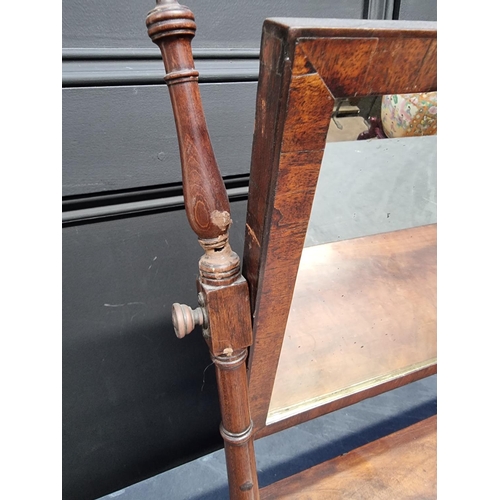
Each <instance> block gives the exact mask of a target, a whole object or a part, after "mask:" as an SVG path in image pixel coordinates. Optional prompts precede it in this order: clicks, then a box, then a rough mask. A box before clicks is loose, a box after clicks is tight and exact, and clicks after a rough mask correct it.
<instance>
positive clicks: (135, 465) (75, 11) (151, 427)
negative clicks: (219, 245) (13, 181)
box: [62, 0, 436, 499]
mask: <svg viewBox="0 0 500 500" xmlns="http://www.w3.org/2000/svg"><path fill="white" fill-rule="evenodd" d="M185 3H187V2H185ZM62 5H63V30H62V33H63V73H62V84H63V93H62V94H63V97H62V99H63V101H62V102H63V172H62V176H63V429H62V431H63V496H64V498H66V499H95V498H97V497H100V496H102V495H104V494H106V493H109V492H112V491H116V490H118V489H120V488H122V487H124V486H126V485H129V484H132V483H135V482H137V481H139V480H141V479H144V478H146V477H149V476H152V475H154V474H157V473H159V472H161V471H163V470H166V469H168V468H171V467H174V466H176V465H178V464H180V463H183V462H186V461H188V460H191V459H193V458H196V457H198V456H201V455H203V454H206V453H208V452H210V451H213V450H214V449H217V448H219V447H220V446H221V445H222V441H221V438H220V436H219V433H218V424H219V418H220V416H219V409H218V401H217V394H216V388H215V376H214V370H213V366H211V365H210V359H209V357H208V353H207V349H206V348H205V346H204V345H203V341H202V340H201V338H200V336H199V335H198V336H197V335H196V334H193V335H192V336H190V337H188V338H186V339H184V340H183V341H179V340H177V339H176V337H175V335H174V333H173V329H172V325H171V320H170V307H171V304H172V302H176V301H180V302H185V303H188V304H193V303H194V302H195V297H196V292H195V277H196V271H197V261H198V258H199V256H200V254H201V249H198V247H197V242H196V238H195V236H194V234H192V233H191V231H190V229H189V226H188V224H187V221H186V218H185V214H184V211H183V205H182V196H181V185H180V181H181V177H180V167H179V160H178V150H177V138H176V135H175V126H174V123H173V118H172V113H171V110H170V103H169V99H168V91H167V88H166V86H165V85H164V84H163V80H162V78H163V74H164V73H163V69H162V62H161V59H160V58H159V51H158V49H157V48H156V46H154V45H153V44H152V43H151V42H150V40H149V38H148V36H147V33H146V29H145V23H144V20H145V17H146V14H147V12H148V11H149V10H150V9H151V8H153V7H154V1H153V0H135V1H132V0H109V1H106V2H102V1H98V0H88V1H86V2H78V1H76V0H64V1H63V4H62ZM188 6H189V7H190V8H191V9H192V10H193V12H194V13H195V16H196V21H197V25H198V31H197V36H196V37H195V39H194V42H193V47H194V51H195V64H196V66H197V68H198V69H199V71H200V82H201V92H202V98H203V100H204V106H205V112H206V115H207V121H208V126H209V130H210V135H211V138H212V141H213V143H214V149H215V152H216V155H217V158H218V161H219V166H220V168H221V171H222V174H223V177H224V180H225V182H226V185H227V187H228V190H229V194H230V200H231V207H232V216H233V220H234V225H233V229H232V243H233V247H234V248H235V250H236V251H237V252H238V253H239V254H240V255H241V250H242V245H243V231H244V224H245V209H246V198H245V196H246V186H247V180H248V172H249V168H250V163H249V162H250V150H251V140H252V134H253V119H254V112H255V110H254V108H255V92H256V86H257V83H256V82H257V77H258V52H259V42H260V33H261V27H262V22H263V20H264V19H265V18H266V17H271V16H294V17H340V18H393V19H420V20H435V19H436V1H435V0H419V1H416V0H401V1H399V0H385V1H384V0H372V1H368V0H329V1H327V0H314V1H310V2H302V1H300V0H288V1H284V0H281V1H273V2H265V1H263V0H256V1H253V2H248V1H243V0H232V1H229V0H213V1H210V2H208V1H206V0H192V1H190V2H189V3H188Z"/></svg>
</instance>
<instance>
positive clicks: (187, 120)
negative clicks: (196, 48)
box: [146, 0, 231, 248]
mask: <svg viewBox="0 0 500 500" xmlns="http://www.w3.org/2000/svg"><path fill="white" fill-rule="evenodd" d="M146 25H147V27H148V34H149V36H150V37H151V39H152V40H153V42H155V43H156V44H157V45H158V46H159V47H160V50H161V53H162V57H163V62H164V65H165V70H166V72H167V75H166V77H165V81H166V82H167V84H168V86H169V90H170V98H171V101H172V108H173V111H174V117H175V122H176V126H177V136H178V139H179V149H180V156H181V165H182V178H183V190H184V202H185V206H186V212H187V216H188V220H189V223H190V225H191V227H192V229H193V231H194V232H195V233H196V234H197V235H198V239H199V240H200V243H201V244H202V246H204V241H206V240H207V241H208V242H209V244H210V245H213V242H214V241H215V242H217V241H219V246H220V248H223V247H224V246H225V245H226V244H227V232H228V229H229V226H230V224H231V216H230V212H229V200H228V198H227V193H226V189H225V186H224V183H223V181H222V177H221V175H220V172H219V168H218V166H217V162H216V160H215V155H214V152H213V149H212V144H211V142H210V137H209V135H208V129H207V124H206V120H205V114H204V112H203V107H202V103H201V97H200V91H199V87H198V71H196V69H195V68H194V62H193V55H192V50H191V40H192V38H193V36H194V34H195V31H196V24H195V22H194V15H193V13H192V12H191V11H190V10H189V9H188V8H187V7H184V6H183V5H179V3H178V2H177V1H176V0H157V3H156V7H155V8H154V9H153V10H152V11H151V12H150V13H149V14H148V16H147V19H146Z"/></svg>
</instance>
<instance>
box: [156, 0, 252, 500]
mask: <svg viewBox="0 0 500 500" xmlns="http://www.w3.org/2000/svg"><path fill="white" fill-rule="evenodd" d="M146 25H147V27H148V34H149V36H150V37H151V39H152V40H153V42H155V43H156V44H157V45H158V46H159V47H160V50H161V54H162V57H163V62H164V64H165V70H166V73H167V74H166V76H165V81H166V83H167V85H168V87H169V91H170V99H171V101H172V107H173V111H174V117H175V123H176V126H177V136H178V139H179V150H180V156H181V165H182V180H183V191H184V203H185V206H186V213H187V217H188V220H189V223H190V225H191V228H192V229H193V231H194V232H195V233H196V234H197V236H198V241H199V242H200V245H201V246H202V248H203V249H204V251H205V253H204V255H203V256H202V257H201V259H200V262H199V271H200V272H199V277H198V282H197V287H198V304H199V307H198V308H197V309H195V310H194V311H193V310H192V309H191V308H190V307H188V306H185V305H180V304H174V305H173V310H172V312H173V314H172V321H173V324H174V328H175V332H176V335H177V336H178V337H180V338H182V337H184V336H185V335H187V334H188V333H190V331H191V330H192V329H193V328H194V327H195V326H196V325H201V326H202V327H203V336H204V338H205V340H206V342H207V344H208V347H209V349H210V355H211V357H212V360H213V361H214V364H215V367H216V374H217V384H218V389H219V400H220V407H221V413H222V423H221V426H220V432H221V435H222V437H223V439H224V448H225V452H226V466H227V472H228V480H229V491H230V497H231V499H232V500H234V499H238V500H239V499H258V498H259V491H258V482H257V472H256V467H255V455H254V448H253V424H252V420H251V418H250V410H249V403H248V386H247V372H246V357H247V352H248V347H249V346H250V345H251V343H252V327H251V313H250V300H249V293H248V286H247V282H246V280H245V279H244V278H243V276H242V275H241V270H240V259H239V257H238V255H236V253H235V252H233V251H232V250H231V247H230V245H229V239H228V231H229V227H230V225H231V216H230V210H229V201H228V198H227V193H226V189H225V187H224V183H223V181H222V177H221V175H220V172H219V168H218V166H217V163H216V160H215V155H214V152H213V149H212V144H211V142H210V137H209V135H208V129H207V125H206V121H205V115H204V112H203V107H202V103H201V98H200V91H199V87H198V72H197V71H196V70H195V68H194V62H193V56H192V51H191V39H192V38H193V36H194V34H195V30H196V24H195V22H194V16H193V13H192V12H191V11H190V10H189V9H188V8H187V7H184V6H182V5H179V3H178V2H177V1H176V0H157V2H156V7H155V8H154V9H153V10H152V11H151V12H150V13H149V14H148V16H147V19H146Z"/></svg>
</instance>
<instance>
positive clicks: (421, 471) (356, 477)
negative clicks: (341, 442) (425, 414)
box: [260, 416, 437, 500]
mask: <svg viewBox="0 0 500 500" xmlns="http://www.w3.org/2000/svg"><path fill="white" fill-rule="evenodd" d="M436 442H437V417H436V416H434V417H430V418H428V419H426V420H423V421H421V422H418V423H417V424H414V425H412V426H410V427H407V428H406V429H403V430H401V431H398V432H395V433H394V434H391V435H389V436H386V437H384V438H381V439H378V440H377V441H374V442H372V443H369V444H367V445H365V446H362V447H360V448H358V449H356V450H353V451H351V452H349V453H347V454H346V455H343V456H340V457H336V458H334V459H333V460H329V461H328V462H325V463H323V464H320V465H317V466H316V467H312V468H311V469H307V470H306V471H304V472H301V473H299V474H296V475H295V476H292V477H290V478H287V479H283V480H282V481H278V482H277V483H274V484H272V485H270V486H267V487H266V488H263V489H262V490H261V493H260V498H261V500H279V499H285V498H286V499H293V500H327V499H328V500H334V499H345V498H350V499H359V500H369V499H377V500H396V499H397V500H404V499H408V500H409V499H412V500H417V499H418V500H431V499H435V498H436V497H437V460H436Z"/></svg>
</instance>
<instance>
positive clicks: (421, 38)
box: [243, 19, 436, 435]
mask: <svg viewBox="0 0 500 500" xmlns="http://www.w3.org/2000/svg"><path fill="white" fill-rule="evenodd" d="M435 89H436V24H435V23H422V22H420V23H419V22H416V23H403V22H401V21H392V22H391V21H351V20H341V19H335V20H327V19H312V20H311V19H304V20H301V19H268V20H266V21H265V23H264V29H263V36H262V45H261V66H260V75H259V86H258V90H257V111H256V122H255V131H254V143H253V150H252V165H251V173H250V188H249V196H248V209H247V225H246V236H245V250H244V256H243V274H244V276H245V277H246V279H247V280H248V283H249V287H250V296H251V304H252V313H253V331H254V345H253V347H252V349H251V352H250V359H249V369H250V405H251V413H252V418H253V420H254V425H255V427H256V431H257V432H258V433H259V435H264V434H268V433H269V431H270V430H271V429H266V418H267V415H268V408H269V403H270V400H271V394H272V390H273V385H274V380H275V375H276V370H277V366H278V361H279V357H280V352H281V347H282V341H283V336H284V333H285V328H286V323H287V319H288V314H289V309H290V305H291V301H292V296H293V291H294V285H295V280H296V276H297V271H298V267H299V261H300V258H301V255H302V249H303V246H304V240H305V235H306V231H307V225H308V222H309V216H310V212H311V207H312V202H313V198H314V192H315V188H316V182H317V179H318V175H319V171H320V167H321V161H322V159H323V152H324V147H325V140H326V134H327V131H328V126H329V123H330V118H331V115H332V111H333V109H334V102H335V99H338V98H340V97H349V96H357V97H362V96H369V95H378V94H385V93H388V94H389V93H409V92H424V91H430V90H435ZM270 138H272V140H270ZM426 370H427V369H426ZM425 373H427V374H428V373H429V371H428V370H427V371H426V372H425ZM415 376H416V377H417V376H418V375H415ZM385 387H387V388H388V387H390V386H385ZM370 395H373V390H371V389H370V390H369V391H365V393H364V396H365V397H369V396H370ZM359 396H360V395H358V398H359V399H362V398H363V395H361V397H359ZM359 399H358V400H359ZM337 405H341V403H339V402H337ZM319 411H320V410H318V409H316V410H315V414H318V413H319ZM310 416H313V415H312V414H311V415H310ZM274 428H275V429H276V430H277V429H278V428H281V426H275V427H274Z"/></svg>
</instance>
